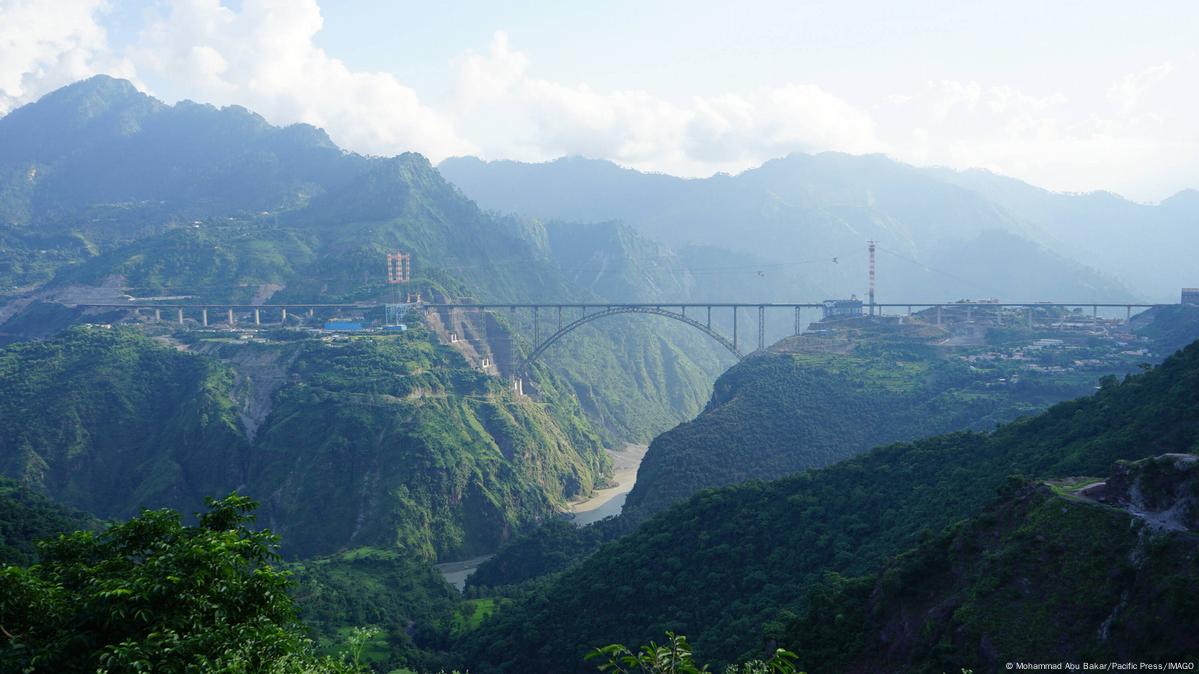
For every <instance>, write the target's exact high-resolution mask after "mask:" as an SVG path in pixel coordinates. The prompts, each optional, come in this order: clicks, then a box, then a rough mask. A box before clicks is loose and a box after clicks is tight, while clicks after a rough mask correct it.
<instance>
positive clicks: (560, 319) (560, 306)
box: [558, 304, 562, 330]
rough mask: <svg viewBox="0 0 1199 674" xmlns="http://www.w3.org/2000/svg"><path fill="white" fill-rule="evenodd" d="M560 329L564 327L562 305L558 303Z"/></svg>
mask: <svg viewBox="0 0 1199 674" xmlns="http://www.w3.org/2000/svg"><path fill="white" fill-rule="evenodd" d="M558 329H559V330H561V329H562V305H561V304H559V305H558Z"/></svg>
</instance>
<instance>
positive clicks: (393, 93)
mask: <svg viewBox="0 0 1199 674" xmlns="http://www.w3.org/2000/svg"><path fill="white" fill-rule="evenodd" d="M322 23H323V20H322V18H321V14H320V8H319V7H318V6H317V4H316V1H315V0H245V1H244V2H243V3H242V6H241V9H240V10H234V9H231V8H229V7H226V6H224V5H222V4H221V3H220V1H219V0H175V1H174V2H172V3H171V5H170V7H168V8H166V10H165V11H164V12H163V13H161V14H159V15H156V16H153V17H152V18H151V19H150V20H149V22H148V23H147V25H146V26H145V27H144V29H143V30H142V33H141V35H140V36H139V39H138V42H137V44H136V45H135V46H134V47H133V48H131V50H130V56H131V58H132V60H133V62H134V64H136V66H137V68H138V72H139V73H141V74H142V76H143V77H144V78H145V79H146V81H147V82H148V83H149V84H150V86H151V89H152V93H154V94H156V95H159V96H161V97H164V98H166V99H167V100H171V101H174V100H178V99H182V98H190V99H194V100H199V101H203V102H208V103H214V104H217V105H230V104H238V105H243V106H245V107H247V108H250V109H251V110H254V111H255V112H258V113H260V114H262V115H263V116H265V117H266V118H267V119H269V120H271V121H272V122H274V123H280V124H285V123H291V122H307V123H310V124H313V125H316V126H319V127H322V128H324V129H326V130H327V131H328V132H329V134H330V135H331V136H332V137H333V139H334V140H335V141H336V142H337V143H339V144H340V145H342V146H343V147H347V148H349V149H352V150H356V151H359V152H365V153H371V154H395V153H399V152H404V151H409V150H415V151H418V152H422V153H425V154H427V155H429V156H431V157H434V158H437V157H445V156H448V155H450V154H456V153H464V152H471V151H473V150H474V147H473V146H472V145H471V144H470V143H468V142H466V141H464V140H463V139H462V138H460V137H459V136H458V135H457V134H456V133H455V131H454V128H453V124H452V122H451V121H450V120H449V119H447V118H446V117H445V116H444V115H442V114H441V113H439V112H437V111H436V110H433V109H432V108H430V107H429V106H427V105H425V104H424V103H422V102H421V100H420V98H419V97H418V96H417V94H416V92H415V91H413V90H412V89H411V88H409V87H407V86H404V85H403V84H402V83H400V82H399V81H398V80H397V79H396V78H395V77H394V76H392V75H391V74H389V73H383V72H358V71H353V70H350V69H349V68H348V67H347V66H346V65H345V63H343V62H342V61H340V60H338V59H336V58H333V57H332V56H330V55H329V54H328V53H326V52H325V51H324V50H323V49H321V48H320V47H318V46H316V44H315V43H314V42H313V37H314V36H315V35H316V34H317V33H318V32H319V31H320V29H321V26H322Z"/></svg>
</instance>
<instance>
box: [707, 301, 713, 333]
mask: <svg viewBox="0 0 1199 674" xmlns="http://www.w3.org/2000/svg"><path fill="white" fill-rule="evenodd" d="M708 329H709V330H711V329H712V305H708Z"/></svg>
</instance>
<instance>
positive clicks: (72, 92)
mask: <svg viewBox="0 0 1199 674" xmlns="http://www.w3.org/2000/svg"><path fill="white" fill-rule="evenodd" d="M46 129H57V130H58V133H57V134H55V133H47V132H46ZM63 138H71V139H73V140H72V143H69V144H64V143H63V142H62V139H63ZM0 157H5V158H6V159H4V160H0V244H4V245H3V246H0V293H2V292H6V291H7V292H17V291H21V292H20V293H19V294H18V295H17V296H16V297H15V299H12V300H11V302H10V304H11V308H10V307H6V306H4V302H3V300H4V298H0V316H4V318H5V320H4V321H3V327H2V328H0V332H3V333H5V334H2V335H0V339H3V340H5V341H11V340H15V339H21V338H40V337H44V336H47V335H48V334H51V333H52V332H53V331H56V330H58V329H61V328H62V324H63V323H64V322H68V323H69V322H71V321H74V322H79V321H81V320H89V318H88V317H81V316H79V315H72V314H70V313H68V312H58V314H57V315H55V316H54V317H53V318H54V319H55V320H53V321H47V320H43V319H44V318H45V317H46V316H47V315H49V313H50V312H47V311H45V310H44V309H42V308H41V307H43V306H45V305H52V304H53V303H55V302H58V303H62V304H66V305H72V304H74V303H75V302H80V301H92V302H94V301H100V302H120V301H124V300H125V299H126V298H127V297H155V296H171V297H177V298H182V299H181V300H179V301H183V302H191V303H203V302H209V303H214V302H216V303H219V302H237V303H265V304H270V303H278V302H292V303H303V302H316V301H320V302H357V301H374V302H377V301H381V300H382V301H392V300H394V298H395V289H394V288H392V287H389V286H388V285H387V284H386V282H385V273H384V266H383V260H384V257H383V256H384V254H385V253H387V252H389V251H393V250H397V249H399V250H404V251H407V252H409V253H411V254H412V256H413V272H414V278H413V282H412V283H411V285H410V286H409V287H408V288H405V290H406V291H414V292H419V293H421V294H422V295H423V297H424V298H425V299H426V300H440V301H454V300H484V301H491V302H522V303H523V302H529V301H542V302H554V301H557V302H595V303H600V302H603V301H605V300H613V301H630V300H637V299H647V300H649V299H652V298H659V297H660V296H661V294H662V293H665V292H669V293H673V292H674V290H675V289H680V290H687V289H688V287H689V285H688V284H689V283H690V279H689V277H688V276H687V275H686V273H685V272H684V271H682V270H680V269H679V268H677V266H670V265H665V266H663V265H660V264H659V263H658V262H657V261H656V260H655V259H652V256H649V255H648V254H647V252H648V251H652V250H658V249H659V248H660V246H659V245H658V244H655V243H652V242H649V241H647V240H645V239H644V238H642V237H640V236H639V235H637V234H635V233H633V232H632V231H631V230H623V231H619V230H617V231H613V230H611V229H609V228H605V227H597V228H595V229H594V232H595V234H594V236H590V237H583V238H580V237H573V236H566V237H564V236H562V234H561V233H562V232H564V231H566V230H565V229H564V228H563V227H564V226H562V225H561V224H559V225H556V226H550V227H547V226H545V225H543V224H542V223H540V222H537V221H534V220H528V219H518V218H514V217H506V216H500V215H496V214H493V213H488V212H484V211H483V210H481V209H479V208H478V207H477V206H476V205H475V204H474V203H473V202H471V201H470V200H468V199H467V198H466V197H464V196H463V195H462V193H461V192H460V191H459V190H458V189H457V188H456V187H454V186H453V185H451V184H450V183H449V182H447V181H446V180H445V179H444V178H443V177H442V176H441V175H440V174H439V173H438V172H437V171H436V170H435V169H434V168H433V167H432V166H431V165H430V164H429V162H428V160H427V159H425V158H424V157H422V156H420V155H417V154H413V153H406V154H402V155H399V156H396V157H389V158H382V157H363V156H359V155H355V154H352V153H346V152H343V151H341V150H340V149H339V148H337V147H336V146H335V145H333V144H332V143H331V142H330V141H329V139H328V138H327V137H326V136H325V135H324V133H323V132H321V131H319V130H317V129H313V128H312V127H307V126H304V125H296V126H291V127H286V128H279V127H274V126H271V125H270V124H268V123H267V122H266V121H265V120H263V119H262V118H261V117H258V116H257V115H254V114H253V113H251V112H249V111H246V110H244V109H241V108H237V107H231V108H224V109H220V110H217V109H215V108H212V107H211V106H203V105H196V104H192V103H187V102H184V103H180V104H177V105H174V106H171V105H165V104H163V103H161V102H159V101H156V100H154V99H153V98H150V97H148V96H146V95H144V94H141V93H140V92H138V91H137V90H136V89H134V88H133V86H132V85H130V84H129V83H128V82H123V81H120V80H114V79H111V78H105V77H97V78H92V79H90V80H86V81H84V82H80V83H77V84H74V85H71V86H69V87H66V88H64V89H61V90H59V91H57V92H54V93H52V94H49V95H47V96H46V97H44V98H43V99H42V100H40V101H38V102H36V103H33V104H30V105H28V106H25V107H23V108H21V109H19V110H16V111H14V112H13V113H12V114H10V115H7V116H5V117H4V118H2V119H0ZM10 165H11V166H10ZM5 166H9V168H11V173H5V172H4V170H5V169H4V167H5ZM6 180H7V182H5V181H6ZM6 214H7V215H6ZM599 259H602V260H604V261H606V262H607V263H610V269H611V270H612V271H611V272H610V273H601V274H590V275H589V274H588V272H587V271H586V269H585V268H586V267H589V266H591V265H592V263H593V262H595V261H596V260H599ZM30 299H32V300H33V302H32V303H29V300H30ZM32 312H36V313H37V315H36V316H32V315H27V314H30V313H32ZM542 318H543V319H544V318H545V316H543V317H542ZM90 320H101V319H97V318H95V317H91V318H90ZM102 320H104V321H105V322H108V321H111V320H113V318H112V317H110V316H105V317H104V318H103V319H102ZM664 323H667V321H663V320H661V319H654V320H648V321H647V320H638V319H636V318H629V319H618V320H614V321H605V322H603V323H600V324H595V325H591V326H586V327H585V328H583V329H582V330H580V331H579V332H578V333H576V334H573V335H571V336H570V337H569V338H568V339H565V340H563V341H562V342H561V343H560V344H559V345H558V346H556V347H555V348H554V349H553V350H551V352H549V353H547V354H546V362H547V363H548V364H549V365H550V366H551V367H552V368H553V369H554V370H555V371H557V372H559V373H560V374H561V375H562V376H563V377H564V378H565V380H566V381H567V382H568V383H569V386H570V389H571V390H573V391H574V394H575V395H576V396H577V397H578V398H579V400H580V402H581V404H582V406H583V409H584V411H585V413H586V414H587V415H588V416H589V418H590V419H591V421H592V422H593V424H594V426H595V427H596V429H597V431H598V432H599V433H600V434H601V436H602V437H603V438H604V441H605V442H606V443H607V444H609V445H611V446H619V445H621V444H623V443H624V442H626V441H639V442H647V441H648V440H649V439H650V438H652V437H653V436H654V435H655V434H657V433H659V432H661V431H662V430H664V429H666V428H669V427H671V426H673V425H674V424H677V423H678V422H680V421H682V420H684V419H687V418H690V417H691V416H693V415H694V414H695V413H696V412H697V411H698V410H699V409H700V408H701V407H702V405H703V401H704V400H706V399H707V397H708V395H709V393H710V386H711V381H712V380H713V379H714V378H715V376H716V374H717V373H718V372H720V371H721V370H722V369H724V367H727V365H728V364H729V363H730V362H731V361H730V360H729V359H728V357H727V356H725V355H722V354H721V353H720V352H719V347H718V346H716V345H714V344H712V343H710V342H709V341H707V340H706V339H705V338H704V337H703V336H702V335H699V334H698V333H693V332H692V331H688V330H687V329H685V328H683V327H682V326H675V325H664ZM542 327H543V328H544V327H546V326H544V325H543V326H542ZM508 328H511V329H515V330H517V331H518V332H519V333H520V334H521V335H522V336H519V337H517V338H516V345H515V347H516V348H515V350H516V351H517V352H518V353H519V352H521V351H527V349H528V348H529V345H528V342H529V341H530V339H531V336H532V333H533V330H532V323H531V317H529V316H527V315H523V314H522V315H513V316H506V317H505V330H502V331H500V332H501V333H502V334H493V335H491V341H492V343H491V344H490V345H489V346H490V348H491V350H492V351H497V352H501V353H503V354H504V355H503V357H502V358H500V357H499V356H498V354H496V357H495V358H493V360H496V361H503V362H505V363H506V361H507V354H508V352H509V351H510V350H512V348H511V347H512V342H511V339H512V338H511V337H510V335H509V334H508V333H507V329H508ZM542 334H545V333H542Z"/></svg>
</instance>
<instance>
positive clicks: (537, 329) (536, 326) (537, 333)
mask: <svg viewBox="0 0 1199 674" xmlns="http://www.w3.org/2000/svg"><path fill="white" fill-rule="evenodd" d="M538 309H539V307H537V306H534V307H533V348H537V345H538V344H540V343H541V321H540V320H538V319H539V318H541V312H539V311H538Z"/></svg>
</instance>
